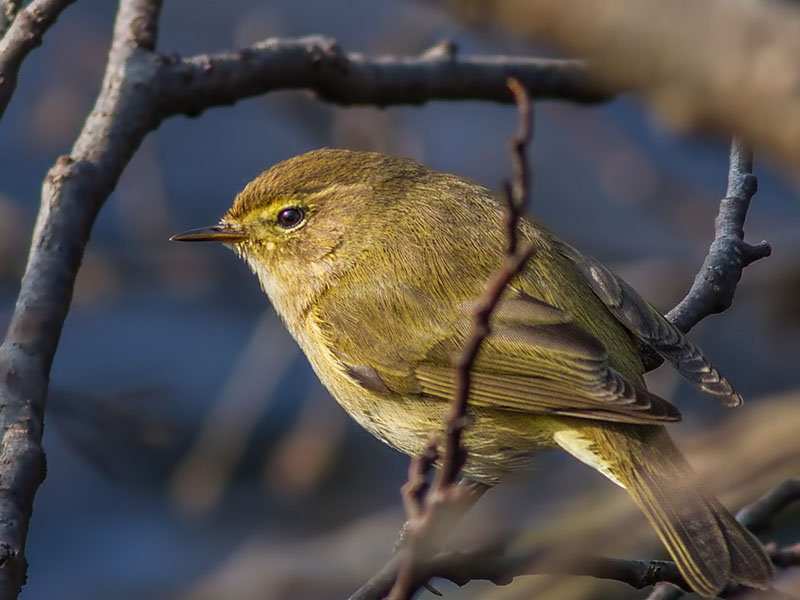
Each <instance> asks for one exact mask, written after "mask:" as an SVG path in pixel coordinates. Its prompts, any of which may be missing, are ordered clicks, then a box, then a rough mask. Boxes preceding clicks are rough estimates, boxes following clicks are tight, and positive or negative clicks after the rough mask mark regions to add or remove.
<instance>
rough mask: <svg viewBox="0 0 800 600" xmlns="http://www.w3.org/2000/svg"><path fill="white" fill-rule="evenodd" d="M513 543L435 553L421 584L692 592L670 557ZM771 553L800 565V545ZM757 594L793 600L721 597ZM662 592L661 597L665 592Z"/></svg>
mask: <svg viewBox="0 0 800 600" xmlns="http://www.w3.org/2000/svg"><path fill="white" fill-rule="evenodd" d="M512 545H513V544H512V543H503V544H492V545H487V546H482V547H480V548H477V549H474V550H468V551H463V552H458V551H454V552H442V553H440V554H437V555H435V556H433V557H431V558H430V559H429V560H427V561H426V562H425V564H424V565H421V566H420V567H419V569H418V570H417V572H416V577H417V579H416V581H415V583H416V585H417V586H419V585H422V584H423V583H425V582H426V581H428V580H430V579H431V578H434V577H439V578H442V579H448V580H450V581H452V582H453V583H455V584H457V585H459V586H462V585H465V584H467V583H469V582H470V581H476V580H486V581H490V582H492V583H494V584H496V585H507V584H509V583H511V581H512V580H513V579H514V578H515V577H519V576H522V575H576V576H585V577H594V578H596V579H609V580H614V581H619V582H621V583H625V584H627V585H629V586H631V587H633V588H635V589H643V588H646V587H651V586H654V585H656V584H664V583H666V584H669V585H668V586H663V585H659V586H658V587H657V588H656V590H654V591H653V593H652V594H651V596H650V598H656V597H657V598H661V599H662V600H663V598H669V597H673V596H671V595H669V594H678V595H677V596H674V597H680V595H683V594H684V593H686V592H689V591H691V588H689V587H688V585H687V583H686V581H685V580H684V579H683V576H682V575H681V574H680V572H679V571H678V567H677V565H676V564H675V563H674V562H672V561H668V560H635V559H621V558H608V557H604V556H572V557H569V558H568V559H565V558H559V559H556V558H554V557H555V556H556V555H557V554H558V550H557V549H553V548H547V547H536V548H532V549H529V550H524V551H519V550H518V551H509V550H508V548H509V547H511V546H512ZM769 551H770V557H771V558H772V560H773V563H774V564H775V565H776V566H778V567H791V566H798V565H800V547H799V546H798V545H795V546H791V547H788V548H782V549H776V548H770V549H769ZM396 568H397V561H396V560H395V561H390V562H389V563H387V564H386V565H385V566H384V567H383V568H382V569H381V570H380V571H379V572H378V573H377V574H376V575H375V576H374V577H373V578H372V579H370V581H369V582H368V583H367V584H365V585H364V586H363V587H362V588H361V589H359V590H358V591H357V592H356V593H355V594H353V595H352V596H351V597H350V599H349V600H379V599H380V598H384V597H385V596H386V595H387V594H388V593H389V590H390V589H391V587H392V583H393V582H394V577H395V574H396ZM745 591H746V592H748V593H750V594H753V595H752V596H751V597H753V598H775V599H777V598H791V596H788V595H785V594H781V593H779V592H775V591H769V592H763V593H758V592H755V591H754V590H751V589H750V588H745V587H743V586H733V585H732V586H729V587H728V588H726V589H725V590H724V591H723V592H722V593H721V594H720V596H719V597H720V598H733V597H735V596H738V595H740V594H742V593H743V592H745ZM659 594H661V595H659Z"/></svg>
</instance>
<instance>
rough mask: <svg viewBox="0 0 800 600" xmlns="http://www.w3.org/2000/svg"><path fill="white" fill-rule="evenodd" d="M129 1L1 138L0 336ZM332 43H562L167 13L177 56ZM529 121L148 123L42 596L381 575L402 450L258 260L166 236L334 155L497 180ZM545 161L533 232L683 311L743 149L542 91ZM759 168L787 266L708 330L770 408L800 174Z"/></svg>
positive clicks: (761, 197) (254, 592) (455, 31)
mask: <svg viewBox="0 0 800 600" xmlns="http://www.w3.org/2000/svg"><path fill="white" fill-rule="evenodd" d="M114 4H115V3H112V2H109V1H108V0H81V1H80V2H78V3H76V4H75V5H74V6H72V7H70V8H69V9H68V10H67V11H66V12H65V14H64V15H63V17H62V18H61V20H60V21H59V22H58V24H57V25H56V26H55V27H54V28H53V29H52V30H51V31H50V32H49V33H48V34H47V36H46V38H45V41H44V44H43V46H42V47H41V48H40V49H38V50H36V51H35V52H34V53H33V54H32V55H31V56H30V58H29V59H28V60H27V62H26V63H25V65H24V66H23V69H22V73H21V77H20V84H19V88H18V90H17V92H16V95H15V97H14V99H13V100H12V102H11V105H10V107H9V109H8V111H7V113H6V115H5V117H4V119H3V120H2V121H1V122H0V323H1V324H3V325H5V323H6V322H7V320H8V317H9V315H10V313H11V311H12V309H13V302H14V299H15V297H16V292H17V287H18V281H19V276H20V274H21V270H22V266H23V264H24V259H25V254H26V252H27V244H28V240H29V237H30V231H31V226H32V223H33V220H34V218H35V214H36V210H37V207H38V201H39V191H40V186H41V182H42V180H43V178H44V176H45V174H46V172H47V169H48V168H49V166H50V165H51V164H52V163H53V161H54V160H55V158H56V157H57V156H58V155H59V154H63V153H67V152H68V151H69V148H70V145H71V143H72V141H73V140H74V138H75V136H76V135H77V132H78V131H79V129H80V127H81V124H82V121H83V119H84V118H85V116H86V114H87V112H88V111H89V110H90V108H91V104H92V102H93V99H94V97H95V95H96V94H97V90H98V86H99V83H100V79H101V75H102V69H103V65H104V60H105V55H106V52H107V50H108V45H109V42H110V32H111V27H112V20H113V16H114V14H113V13H114V9H115V6H114ZM310 33H322V34H327V35H331V36H334V37H336V38H337V39H338V40H339V43H340V45H341V46H342V48H343V49H344V50H345V51H359V52H365V53H369V54H382V53H391V54H399V55H403V54H415V53H419V52H421V51H424V50H425V49H426V48H428V47H430V46H431V45H433V44H435V43H436V42H438V41H439V40H441V39H443V38H448V39H452V40H454V41H455V42H456V43H457V44H458V46H459V48H460V51H461V52H465V53H510V54H523V53H525V54H532V53H542V52H543V51H544V49H542V48H534V47H532V46H530V45H528V44H527V43H526V42H524V41H522V40H519V39H515V38H513V37H511V36H509V35H508V34H507V33H505V32H502V31H498V30H493V29H491V28H487V29H484V30H481V31H473V30H467V29H464V28H463V27H461V26H460V25H459V24H458V23H456V22H454V21H453V20H451V18H450V17H449V16H448V15H447V14H445V13H443V12H441V11H439V10H437V9H435V8H433V7H431V6H429V5H428V4H427V3H424V2H413V1H401V0H380V1H376V0H369V1H367V0H354V1H352V2H347V3H342V2H335V3H334V2H323V1H314V0H294V1H290V0H277V1H273V2H268V3H267V2H257V1H255V0H229V1H228V2H225V3H221V2H214V1H211V0H170V1H168V2H166V3H165V8H164V11H163V16H162V19H161V31H160V39H159V49H160V50H162V51H165V52H177V53H180V54H193V53H200V52H206V51H220V50H225V49H230V48H237V47H241V46H244V45H247V44H250V43H252V42H254V41H256V40H258V39H261V38H263V37H267V36H299V35H305V34H310ZM515 127H516V114H515V111H514V109H513V108H512V107H509V106H498V105H495V104H491V103H481V102H465V103H443V102H434V103H430V104H427V105H425V106H422V107H414V108H408V107H400V108H389V109H385V110H378V109H371V108H347V109H343V108H339V107H335V106H328V105H326V104H324V103H321V102H318V101H317V100H315V99H314V98H312V97H310V96H309V95H307V94H305V93H298V92H283V93H274V94H270V95H268V96H266V97H262V98H256V99H252V100H247V101H244V102H240V103H238V104H237V105H235V106H232V107H226V108H220V109H214V110H210V111H208V112H206V113H205V114H203V115H201V116H200V117H199V118H196V119H188V118H175V119H172V120H170V121H168V122H167V123H165V124H164V125H162V126H161V128H160V129H159V130H158V131H157V132H155V133H153V134H151V135H150V136H149V137H148V138H147V139H146V141H145V143H144V144H143V146H142V147H141V149H140V150H139V151H138V152H137V154H136V155H135V157H134V159H133V161H132V162H131V164H130V165H129V166H128V168H127V169H126V171H125V173H124V174H123V176H122V179H121V181H120V182H119V185H118V187H117V190H116V191H115V192H114V194H113V195H112V196H111V198H110V199H109V201H108V203H107V204H106V206H105V207H104V209H103V211H102V213H101V214H100V217H99V219H98V222H97V225H96V227H95V229H94V232H93V235H92V240H91V242H90V244H89V247H88V250H87V254H86V257H85V259H84V264H83V267H82V270H81V273H80V275H79V278H78V282H77V286H76V291H75V298H74V302H73V306H72V309H71V312H70V315H69V317H68V319H67V323H66V327H65V329H64V333H63V338H62V341H61V345H60V347H59V350H58V354H57V357H56V360H55V364H54V367H53V374H52V379H51V390H52V391H51V394H50V399H49V406H48V415H47V419H46V430H45V448H46V452H47V458H48V477H47V480H46V481H45V483H44V485H43V486H42V488H41V490H40V492H39V494H38V496H37V500H36V505H35V511H34V515H33V521H32V524H31V529H30V536H29V542H28V559H29V562H30V570H29V580H28V583H27V585H26V587H25V589H24V591H23V596H22V597H23V598H25V599H26V600H40V599H51V598H59V599H63V600H100V599H109V598H119V599H144V598H205V597H209V598H211V597H219V595H221V594H223V593H224V594H225V595H227V596H228V597H229V598H231V599H234V598H272V597H291V598H294V597H299V598H327V597H341V596H342V595H344V594H345V593H346V592H347V591H350V590H352V589H353V586H354V585H356V584H357V582H358V581H359V580H360V579H362V578H363V577H365V576H366V575H367V574H368V573H369V572H370V571H371V570H373V569H374V568H376V567H377V566H378V565H379V564H381V561H383V560H385V559H386V558H387V557H388V553H389V550H390V548H391V546H392V543H393V540H394V534H395V532H396V531H397V530H398V529H399V527H400V524H401V523H402V513H401V510H400V508H399V496H398V493H397V490H398V487H399V486H400V485H401V483H402V482H403V481H404V478H405V470H406V464H407V461H406V459H405V457H402V456H400V455H398V454H396V453H394V452H393V451H392V450H390V449H389V448H387V447H385V446H383V445H382V444H380V443H379V442H377V441H375V440H373V439H372V438H371V437H370V436H369V435H368V434H366V433H364V432H362V431H360V430H359V429H358V427H357V426H356V425H355V424H354V423H352V422H351V421H350V420H349V419H348V418H347V417H346V415H345V414H344V413H343V412H342V410H341V409H340V408H339V407H338V406H337V405H336V404H335V402H334V401H333V400H332V399H331V398H330V397H329V396H328V395H327V394H326V392H324V390H322V389H321V387H320V385H319V384H318V383H317V381H316V379H315V377H314V375H313V373H312V372H311V370H310V368H309V367H308V365H307V364H306V362H305V359H304V358H302V357H301V356H300V354H299V352H298V350H297V349H296V348H295V346H294V343H293V342H292V340H291V339H290V338H289V336H288V334H287V333H286V332H285V331H284V330H283V328H282V325H281V324H280V322H279V320H278V319H277V317H276V316H275V315H274V313H273V312H272V310H271V308H270V307H269V305H268V303H267V301H266V298H265V297H264V296H263V295H262V294H261V292H260V290H259V288H258V284H257V282H256V280H255V278H254V277H253V276H251V275H250V273H249V272H247V269H246V267H245V266H244V265H243V264H242V263H240V262H239V261H238V260H236V259H235V257H234V256H233V255H232V254H231V253H229V252H227V251H226V250H225V249H223V248H220V247H209V246H197V245H188V244H187V245H178V244H170V243H169V242H168V241H167V238H168V237H169V235H171V234H173V233H177V232H179V231H182V230H184V229H188V228H193V227H197V226H202V225H208V224H212V223H214V222H216V220H217V219H218V218H219V216H220V215H221V214H222V213H223V212H224V211H225V209H226V208H227V207H228V206H229V204H230V203H231V201H232V199H233V197H234V195H235V194H236V193H237V191H238V190H239V189H240V188H241V187H243V186H244V184H246V183H247V181H249V180H250V179H251V178H253V177H254V176H255V175H257V174H258V173H259V172H260V171H261V170H263V169H265V168H266V167H268V166H269V165H271V164H274V163H275V162H277V161H279V160H282V159H284V158H287V157H290V156H293V155H295V154H298V153H301V152H304V151H307V150H311V149H313V148H318V147H322V146H342V147H348V148H355V149H375V150H380V151H385V152H391V153H395V154H399V155H404V156H409V157H412V158H415V159H418V160H420V161H422V162H425V163H427V164H429V165H431V166H433V167H435V168H438V169H441V170H447V171H452V172H455V173H459V174H462V175H466V176H468V177H471V178H473V179H476V180H478V181H479V182H481V183H483V184H485V185H487V186H489V187H493V188H498V187H499V183H500V181H501V180H502V179H503V178H504V177H506V176H507V174H508V172H509V162H508V157H507V149H506V148H507V138H508V135H509V134H510V133H511V132H512V130H513V129H514V128H515ZM531 163H532V168H533V173H534V186H533V200H532V211H533V213H534V214H535V215H536V216H537V218H539V219H540V220H542V221H544V222H545V223H547V224H548V225H549V226H550V227H551V228H553V229H555V230H556V231H557V232H558V233H559V234H561V235H563V236H564V237H566V238H567V239H568V240H569V241H570V242H572V243H573V244H574V245H576V246H578V247H579V248H581V249H583V250H584V251H585V252H587V253H589V254H593V255H595V256H597V257H598V258H600V259H602V260H603V261H605V262H606V263H608V264H609V265H610V266H612V267H613V268H614V269H616V270H617V271H618V272H619V273H620V274H622V275H623V276H624V277H626V278H628V279H629V280H630V281H631V282H632V283H633V284H634V285H635V286H636V287H637V288H638V289H639V290H641V291H642V293H643V294H644V295H645V296H647V297H648V298H649V299H651V300H652V301H653V302H654V303H655V304H656V305H658V306H659V307H662V308H664V309H667V308H669V307H670V306H672V305H673V304H674V302H676V301H677V300H678V299H679V298H680V297H681V295H682V293H683V292H685V290H686V289H687V287H688V285H689V283H690V282H691V278H692V277H693V273H694V271H695V270H696V268H697V266H698V265H699V264H700V262H701V261H702V257H703V254H704V251H705V248H706V247H707V244H708V242H709V240H710V237H711V235H712V223H713V217H714V214H715V211H716V204H717V201H718V199H719V197H720V196H721V195H722V194H723V193H724V189H725V176H726V169H727V144H726V143H725V141H724V140H714V139H707V138H700V137H693V136H689V135H684V134H682V133H680V132H676V131H675V130H673V129H671V128H670V127H669V126H667V125H664V124H662V123H660V122H658V121H657V120H655V119H654V118H652V117H651V116H650V115H649V113H648V112H647V110H646V109H645V108H644V107H643V105H642V104H641V103H640V102H639V101H638V100H636V99H634V98H630V97H628V98H621V99H619V100H616V101H614V102H611V103H608V104H606V105H604V106H601V107H596V108H587V107H579V106H573V105H569V104H566V103H556V102H546V103H539V104H538V105H537V107H536V134H535V145H534V148H533V151H532V160H531ZM757 171H758V175H759V178H760V191H759V193H758V195H757V196H756V199H755V200H754V203H753V206H752V209H751V211H750V216H749V218H748V222H747V236H748V238H749V239H750V240H751V241H759V240H761V239H768V240H769V241H770V242H772V244H773V249H774V256H773V258H770V259H769V260H767V261H763V262H761V263H758V264H757V265H754V266H752V267H751V268H749V269H748V270H747V271H746V273H745V277H744V281H743V283H742V285H741V287H740V289H739V292H738V293H737V301H736V304H735V306H734V308H733V309H731V310H729V311H728V312H726V313H725V314H724V315H722V316H719V317H713V318H710V319H708V320H707V321H706V322H704V323H703V324H701V326H699V327H698V328H697V330H696V331H695V332H694V333H693V336H694V338H695V339H696V340H698V341H699V342H700V343H701V345H702V346H703V347H704V348H705V349H706V350H707V352H708V353H709V354H710V355H711V356H712V357H713V358H714V359H715V361H716V362H717V364H718V366H719V367H720V368H721V369H722V370H723V371H724V372H726V373H728V374H730V377H731V379H732V380H733V381H734V382H735V384H736V385H737V387H738V388H739V389H740V391H741V392H742V393H743V394H744V395H745V397H746V398H747V399H748V401H750V400H752V404H757V403H758V402H759V400H758V399H759V398H761V397H764V396H768V395H771V394H779V393H784V392H786V393H791V391H792V390H794V389H795V388H796V387H797V385H798V374H797V368H796V364H797V358H796V357H797V356H798V352H799V351H800V336H799V335H798V333H800V302H799V301H798V300H797V298H798V292H799V291H800V275H798V265H799V264H800V237H799V236H798V225H800V204H798V195H797V190H796V187H795V185H794V183H795V182H794V178H795V177H796V176H795V174H794V173H793V172H791V171H789V170H786V169H783V170H781V169H779V168H777V167H775V165H774V164H772V163H771V162H770V161H769V160H766V159H765V160H759V161H758V164H757ZM652 385H653V387H654V389H656V390H657V391H658V392H659V393H661V394H662V395H664V396H666V397H668V398H671V399H672V400H674V401H675V402H676V403H677V404H678V405H679V406H680V407H681V409H682V410H683V411H684V413H685V414H686V415H687V416H688V418H687V423H686V424H685V425H683V426H682V429H681V428H677V430H678V431H683V432H684V434H685V435H687V436H688V435H689V434H688V433H685V432H690V433H691V432H702V431H704V429H705V428H711V427H713V426H715V425H716V424H717V423H722V422H724V420H725V419H726V418H727V417H728V414H727V413H724V412H723V411H722V410H720V409H717V408H716V407H714V406H712V405H711V403H710V402H706V401H705V400H704V399H702V398H699V397H698V396H697V395H696V394H695V393H694V392H693V391H691V390H690V389H688V387H687V386H685V385H684V384H682V383H681V382H679V381H678V380H677V379H676V377H675V376H674V374H672V373H671V372H670V371H669V370H666V369H662V370H660V371H658V372H657V373H656V374H654V376H653V377H652ZM789 406H790V407H791V406H792V405H791V404H789ZM792 414H795V413H792ZM795 449H796V450H800V444H798V447H796V448H795ZM791 451H792V449H791V448H790V449H789V450H787V452H789V453H790V454H791ZM715 468H718V469H732V468H734V466H731V465H725V466H720V465H717V466H716V467H715ZM595 485H596V487H597V488H598V489H600V490H601V492H600V493H602V490H610V488H611V487H612V486H610V484H607V483H606V482H605V481H604V480H602V478H600V477H599V476H598V477H596V476H595V475H594V474H591V473H590V472H589V471H588V470H585V469H584V468H583V467H582V466H580V465H579V464H578V463H577V462H576V461H571V460H569V459H565V458H563V457H559V456H548V457H544V458H543V460H542V465H541V468H540V469H539V471H538V472H537V473H535V474H533V475H531V476H530V477H528V478H523V480H522V481H520V482H516V483H514V484H510V485H509V489H508V490H506V491H501V490H498V491H497V492H498V493H497V494H494V493H493V494H490V496H493V497H492V498H490V499H488V500H487V505H486V507H485V508H484V509H483V511H484V512H485V513H486V514H487V515H489V516H487V517H486V518H487V519H490V520H491V519H494V521H492V522H493V523H494V524H495V525H494V526H513V525H514V523H515V522H517V520H523V519H526V518H530V515H531V514H536V515H540V516H541V515H547V517H546V518H547V519H551V518H552V519H554V520H556V521H557V519H558V518H561V517H563V515H560V513H559V506H560V505H561V504H562V503H563V502H565V501H564V498H567V499H569V500H572V499H574V498H580V497H581V496H582V494H585V493H586V488H587V487H590V486H591V487H592V489H594V487H595ZM762 491H763V490H762ZM610 493H615V492H610ZM615 498H616V497H615ZM617 499H618V500H619V502H620V503H621V504H622V505H625V504H626V503H627V502H628V501H627V500H626V499H625V497H624V495H622V496H619V498H617ZM515 510H516V511H517V512H514V511H515ZM515 514H516V515H519V516H518V517H512V516H509V515H515ZM492 515H493V516H492ZM543 518H544V517H543ZM498 523H500V525H497V524H498ZM287 574H290V575H287ZM615 585H616V584H598V588H597V589H599V590H601V592H602V593H605V594H606V595H607V596H608V597H614V595H615V594H620V593H623V592H624V588H622V587H621V586H618V585H617V586H616V587H615ZM442 588H443V589H445V590H447V592H448V594H453V595H456V594H458V593H461V594H462V595H463V594H466V595H468V594H470V593H477V594H481V593H487V592H488V591H489V590H490V588H488V587H485V586H480V585H476V586H472V587H468V588H467V590H466V591H463V592H457V591H456V590H455V589H454V588H452V586H448V585H446V584H443V585H442ZM514 589H515V587H514V586H511V588H507V589H504V590H503V593H510V594H512V595H513V593H512V592H509V590H514ZM211 590H213V593H212V591H211ZM476 590H477V591H476ZM564 593H566V592H564ZM204 594H205V595H204ZM609 595H610V596H609ZM634 596H635V595H634ZM639 596H641V593H639ZM553 597H555V596H553ZM559 597H560V596H559ZM563 597H565V598H566V597H576V596H574V595H573V596H569V595H565V596H563ZM598 597H599V596H598Z"/></svg>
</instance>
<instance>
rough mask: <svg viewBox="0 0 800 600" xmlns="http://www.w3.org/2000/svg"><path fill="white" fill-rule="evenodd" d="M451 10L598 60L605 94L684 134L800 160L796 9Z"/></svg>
mask: <svg viewBox="0 0 800 600" xmlns="http://www.w3.org/2000/svg"><path fill="white" fill-rule="evenodd" d="M445 1H446V3H447V4H448V5H451V6H459V5H463V6H464V7H465V8H467V9H468V10H470V11H472V12H473V13H474V17H475V18H476V20H478V19H479V20H481V21H482V22H484V23H485V22H486V21H488V20H490V19H492V18H494V19H497V20H499V21H501V22H502V23H503V24H504V25H506V26H507V27H509V28H511V29H513V30H515V31H517V32H520V33H523V34H527V35H529V36H531V37H532V38H533V39H535V40H536V41H537V42H542V41H549V42H552V43H554V44H557V45H558V46H559V47H561V48H563V49H564V50H566V51H568V52H571V53H573V54H574V55H575V56H581V57H586V58H589V59H590V60H591V61H592V67H593V70H594V69H596V71H595V72H596V73H598V75H600V77H601V78H602V79H601V80H602V82H603V83H604V86H605V89H607V90H625V91H630V90H636V91H638V92H640V93H641V94H642V96H643V97H644V98H645V99H646V100H648V101H649V102H650V104H651V105H652V106H653V108H654V109H655V110H656V111H658V112H659V113H660V114H661V115H662V116H665V117H666V118H667V119H669V120H671V121H672V122H674V123H677V124H679V125H680V126H681V127H682V128H684V129H687V128H694V129H700V130H705V131H707V130H709V129H712V130H714V131H716V132H718V133H721V134H723V135H725V136H729V135H731V134H732V133H733V134H736V135H737V136H740V137H741V138H742V139H744V140H746V141H747V142H748V143H749V144H751V145H753V146H754V147H756V148H757V149H758V150H759V151H760V150H761V149H764V150H766V151H767V152H768V153H770V154H772V155H774V156H779V157H780V158H781V159H783V161H784V164H786V165H787V166H790V167H791V166H793V165H796V164H797V161H798V159H800V134H799V133H798V132H800V111H798V104H797V93H796V90H797V86H798V82H800V74H799V73H798V70H797V67H796V64H797V56H798V54H799V53H800V7H798V5H797V3H796V2H729V1H727V0H706V1H705V2H700V3H698V2H695V1H693V0H673V1H672V2H662V1H660V0H604V1H603V2H597V1H596V0H570V1H569V2H564V1H563V0H483V1H481V2H474V1H472V2H468V1H466V0H445Z"/></svg>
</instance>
